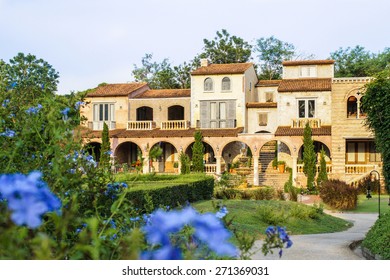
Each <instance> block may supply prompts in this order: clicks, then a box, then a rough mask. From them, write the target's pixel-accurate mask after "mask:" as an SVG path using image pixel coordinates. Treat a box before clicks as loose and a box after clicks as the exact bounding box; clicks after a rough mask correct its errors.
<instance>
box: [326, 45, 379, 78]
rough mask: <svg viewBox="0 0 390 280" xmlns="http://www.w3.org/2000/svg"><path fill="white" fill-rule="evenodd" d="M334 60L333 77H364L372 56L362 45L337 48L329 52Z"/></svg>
mask: <svg viewBox="0 0 390 280" xmlns="http://www.w3.org/2000/svg"><path fill="white" fill-rule="evenodd" d="M330 57H331V58H332V59H334V60H335V77H366V76H370V74H369V72H368V71H369V68H370V67H369V64H370V61H371V60H372V58H373V56H372V54H371V53H370V52H368V51H366V50H365V49H364V47H362V46H359V45H358V46H356V47H354V48H350V47H348V48H346V49H343V48H339V49H338V50H337V51H335V52H333V53H331V54H330Z"/></svg>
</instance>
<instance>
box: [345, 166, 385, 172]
mask: <svg viewBox="0 0 390 280" xmlns="http://www.w3.org/2000/svg"><path fill="white" fill-rule="evenodd" d="M376 167H377V166H376V165H374V164H346V165H345V174H366V173H368V172H370V171H371V170H374V169H376Z"/></svg>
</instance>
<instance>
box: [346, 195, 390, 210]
mask: <svg viewBox="0 0 390 280" xmlns="http://www.w3.org/2000/svg"><path fill="white" fill-rule="evenodd" d="M350 212H352V213H378V195H372V198H370V199H367V198H366V196H365V195H359V196H358V205H357V207H356V209H355V210H351V211H350ZM381 213H390V206H389V196H388V195H381Z"/></svg>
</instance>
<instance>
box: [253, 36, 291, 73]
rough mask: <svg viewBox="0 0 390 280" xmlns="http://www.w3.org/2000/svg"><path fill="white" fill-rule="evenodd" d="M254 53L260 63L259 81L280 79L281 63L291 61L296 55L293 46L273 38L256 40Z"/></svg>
mask: <svg viewBox="0 0 390 280" xmlns="http://www.w3.org/2000/svg"><path fill="white" fill-rule="evenodd" d="M254 48H255V51H256V52H257V53H258V55H257V57H258V58H259V61H260V70H261V74H260V79H264V80H274V79H281V77H282V68H283V67H282V62H283V61H285V60H291V59H292V58H293V57H294V55H295V54H296V49H295V47H294V45H293V44H290V43H287V42H283V41H281V40H279V39H277V38H275V37H274V36H271V37H269V38H264V37H262V38H260V39H257V40H256V45H255V47H254Z"/></svg>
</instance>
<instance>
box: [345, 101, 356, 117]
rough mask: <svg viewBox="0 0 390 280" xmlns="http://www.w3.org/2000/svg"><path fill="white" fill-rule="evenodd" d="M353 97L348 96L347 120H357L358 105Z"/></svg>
mask: <svg viewBox="0 0 390 280" xmlns="http://www.w3.org/2000/svg"><path fill="white" fill-rule="evenodd" d="M357 101H358V100H357V98H356V97H355V96H350V97H349V98H348V101H347V118H357V111H358V104H357Z"/></svg>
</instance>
